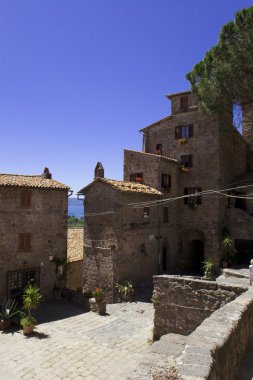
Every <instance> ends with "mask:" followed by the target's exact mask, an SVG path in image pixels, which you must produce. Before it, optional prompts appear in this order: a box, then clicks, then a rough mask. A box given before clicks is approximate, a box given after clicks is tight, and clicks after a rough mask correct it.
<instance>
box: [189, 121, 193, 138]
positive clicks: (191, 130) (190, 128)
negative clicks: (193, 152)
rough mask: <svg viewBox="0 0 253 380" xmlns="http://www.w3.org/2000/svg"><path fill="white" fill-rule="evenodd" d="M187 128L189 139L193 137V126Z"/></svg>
mask: <svg viewBox="0 0 253 380" xmlns="http://www.w3.org/2000/svg"><path fill="white" fill-rule="evenodd" d="M188 128H189V138H191V137H193V124H189V125H188Z"/></svg>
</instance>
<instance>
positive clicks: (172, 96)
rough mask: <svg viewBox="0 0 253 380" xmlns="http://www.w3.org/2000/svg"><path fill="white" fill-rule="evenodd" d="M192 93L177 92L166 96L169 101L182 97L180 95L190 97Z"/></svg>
mask: <svg viewBox="0 0 253 380" xmlns="http://www.w3.org/2000/svg"><path fill="white" fill-rule="evenodd" d="M190 93H191V91H189V90H188V91H182V92H175V93H174V94H168V95H165V97H166V98H168V99H171V98H174V96H180V95H188V94H190Z"/></svg>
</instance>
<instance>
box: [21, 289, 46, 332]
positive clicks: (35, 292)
mask: <svg viewBox="0 0 253 380" xmlns="http://www.w3.org/2000/svg"><path fill="white" fill-rule="evenodd" d="M41 300H42V295H41V294H40V290H39V288H37V286H35V285H33V284H29V285H28V286H27V287H26V289H25V290H24V294H23V307H24V309H25V310H26V311H27V313H28V315H27V316H26V317H24V318H22V319H21V321H20V325H21V326H22V327H23V331H24V334H25V335H28V334H32V333H33V330H34V326H35V325H36V323H37V321H36V319H35V318H34V317H33V316H32V315H31V312H32V310H34V309H37V307H38V306H39V304H40V302H41Z"/></svg>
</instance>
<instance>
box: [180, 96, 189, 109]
mask: <svg viewBox="0 0 253 380" xmlns="http://www.w3.org/2000/svg"><path fill="white" fill-rule="evenodd" d="M188 109H189V98H188V96H182V97H181V98H180V111H183V112H184V111H187V110H188Z"/></svg>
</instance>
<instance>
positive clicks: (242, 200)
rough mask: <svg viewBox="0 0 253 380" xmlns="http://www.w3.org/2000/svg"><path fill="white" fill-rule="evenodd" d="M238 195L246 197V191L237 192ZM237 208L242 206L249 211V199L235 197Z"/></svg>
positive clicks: (242, 208)
mask: <svg viewBox="0 0 253 380" xmlns="http://www.w3.org/2000/svg"><path fill="white" fill-rule="evenodd" d="M235 195H236V196H238V197H246V193H238V192H236V193H235ZM235 208H240V209H241V210H244V211H247V201H246V198H235Z"/></svg>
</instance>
